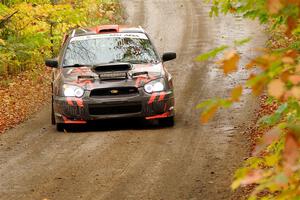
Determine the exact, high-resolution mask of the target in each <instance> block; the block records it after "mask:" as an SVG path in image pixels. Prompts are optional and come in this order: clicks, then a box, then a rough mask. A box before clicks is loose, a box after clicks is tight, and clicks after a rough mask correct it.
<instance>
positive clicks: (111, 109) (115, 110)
mask: <svg viewBox="0 0 300 200" xmlns="http://www.w3.org/2000/svg"><path fill="white" fill-rule="evenodd" d="M141 111H142V105H141V104H136V105H118V106H105V107H104V106H98V105H90V106H89V112H90V114H91V115H118V114H130V113H139V112H141Z"/></svg>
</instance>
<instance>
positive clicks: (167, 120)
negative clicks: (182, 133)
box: [159, 117, 175, 127]
mask: <svg viewBox="0 0 300 200" xmlns="http://www.w3.org/2000/svg"><path fill="white" fill-rule="evenodd" d="M159 124H160V125H162V126H166V127H173V126H174V125H175V119H174V117H167V118H162V119H160V120H159Z"/></svg>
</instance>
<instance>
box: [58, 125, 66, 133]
mask: <svg viewBox="0 0 300 200" xmlns="http://www.w3.org/2000/svg"><path fill="white" fill-rule="evenodd" d="M56 130H57V131H58V132H63V131H64V130H65V125H64V124H61V123H57V124H56Z"/></svg>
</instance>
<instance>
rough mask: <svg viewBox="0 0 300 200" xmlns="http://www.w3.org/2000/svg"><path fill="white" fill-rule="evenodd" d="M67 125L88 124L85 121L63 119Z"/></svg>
mask: <svg viewBox="0 0 300 200" xmlns="http://www.w3.org/2000/svg"><path fill="white" fill-rule="evenodd" d="M63 119H64V123H65V124H86V123H87V122H86V121H84V120H69V119H68V118H66V117H63Z"/></svg>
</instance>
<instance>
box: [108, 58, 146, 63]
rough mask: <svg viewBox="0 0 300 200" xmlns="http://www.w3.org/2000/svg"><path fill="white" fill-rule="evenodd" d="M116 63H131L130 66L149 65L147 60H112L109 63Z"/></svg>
mask: <svg viewBox="0 0 300 200" xmlns="http://www.w3.org/2000/svg"><path fill="white" fill-rule="evenodd" d="M118 62H124V63H131V64H144V63H150V61H148V60H123V59H117V60H112V61H110V62H109V63H118Z"/></svg>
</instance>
